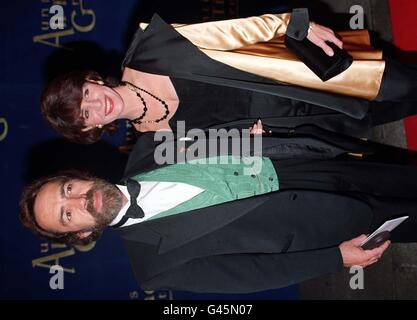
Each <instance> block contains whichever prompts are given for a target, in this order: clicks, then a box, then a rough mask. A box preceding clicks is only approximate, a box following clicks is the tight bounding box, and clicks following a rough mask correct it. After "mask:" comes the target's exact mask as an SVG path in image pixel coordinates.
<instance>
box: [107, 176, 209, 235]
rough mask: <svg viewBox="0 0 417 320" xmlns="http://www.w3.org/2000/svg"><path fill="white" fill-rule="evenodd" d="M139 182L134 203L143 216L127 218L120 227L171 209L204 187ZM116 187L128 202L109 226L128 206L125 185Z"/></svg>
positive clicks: (117, 219)
mask: <svg viewBox="0 0 417 320" xmlns="http://www.w3.org/2000/svg"><path fill="white" fill-rule="evenodd" d="M139 183H140V193H139V196H138V198H137V199H136V203H137V204H138V205H139V206H140V207H141V208H142V210H143V212H144V213H145V216H144V217H143V218H129V219H128V220H127V221H126V222H125V223H124V224H123V225H122V226H121V227H127V226H130V225H132V224H135V223H140V222H143V221H146V220H148V219H149V218H151V217H153V216H155V215H157V214H158V213H161V212H163V211H167V210H169V209H172V208H174V207H176V206H178V205H180V204H181V203H183V202H185V201H187V200H190V199H191V198H193V197H195V196H196V195H198V194H200V193H201V192H203V191H204V189H201V188H199V187H195V186H192V185H189V184H186V183H181V182H155V181H142V182H139ZM116 187H118V188H119V189H120V191H121V192H122V193H123V194H124V195H125V196H126V198H127V199H128V202H127V203H126V204H125V205H124V206H123V208H122V209H121V210H120V212H119V213H118V215H117V217H116V218H115V219H114V220H113V221H112V222H111V223H110V225H111V226H113V225H115V224H117V223H118V222H119V221H120V220H121V219H122V218H123V216H124V215H125V213H126V211H127V209H128V208H129V207H130V195H129V192H128V191H127V187H126V186H120V185H116Z"/></svg>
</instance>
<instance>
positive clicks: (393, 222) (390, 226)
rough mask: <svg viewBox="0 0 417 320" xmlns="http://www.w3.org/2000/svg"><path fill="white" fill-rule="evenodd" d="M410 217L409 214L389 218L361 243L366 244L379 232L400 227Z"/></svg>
mask: <svg viewBox="0 0 417 320" xmlns="http://www.w3.org/2000/svg"><path fill="white" fill-rule="evenodd" d="M406 219H408V216H403V217H399V218H396V219H392V220H388V221H386V222H384V223H383V224H382V225H381V226H380V227H379V228H378V229H376V230H375V231H374V232H373V233H372V234H371V235H370V236H369V237H368V238H366V239H365V241H363V242H362V243H361V247H362V246H363V245H364V244H366V243H367V242H368V241H370V240H371V239H372V238H374V237H375V236H376V235H377V234H380V233H382V232H384V231H388V232H391V231H392V230H394V229H395V228H396V227H398V226H399V225H400V224H401V223H402V222H403V221H404V220H406Z"/></svg>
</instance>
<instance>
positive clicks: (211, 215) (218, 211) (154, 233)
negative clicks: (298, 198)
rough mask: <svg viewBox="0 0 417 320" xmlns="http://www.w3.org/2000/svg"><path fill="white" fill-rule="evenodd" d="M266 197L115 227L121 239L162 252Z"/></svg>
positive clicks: (252, 207) (221, 224)
mask: <svg viewBox="0 0 417 320" xmlns="http://www.w3.org/2000/svg"><path fill="white" fill-rule="evenodd" d="M268 199H269V197H268V196H267V195H262V196H259V197H253V198H246V199H243V200H239V201H230V202H226V203H223V204H219V205H216V206H211V207H207V208H202V209H197V210H193V211H189V212H185V213H181V214H177V215H173V216H168V217H164V218H161V219H155V220H150V221H145V222H142V223H139V224H136V225H132V226H129V227H124V228H120V230H119V231H118V232H119V233H120V234H121V236H122V237H123V238H124V239H125V240H130V241H139V242H145V243H148V244H153V245H157V246H158V253H159V254H164V253H167V252H168V251H171V250H173V249H176V248H178V247H180V246H182V245H184V244H186V243H188V242H191V241H193V240H196V239H198V238H201V237H203V236H204V235H207V234H209V233H211V232H214V231H215V230H217V229H220V228H222V227H224V226H226V225H227V224H229V223H231V222H233V221H234V220H236V219H239V218H240V217H242V216H243V215H245V214H247V213H248V212H250V211H252V210H255V209H256V207H258V206H259V205H261V204H262V203H264V202H265V201H267V200H268Z"/></svg>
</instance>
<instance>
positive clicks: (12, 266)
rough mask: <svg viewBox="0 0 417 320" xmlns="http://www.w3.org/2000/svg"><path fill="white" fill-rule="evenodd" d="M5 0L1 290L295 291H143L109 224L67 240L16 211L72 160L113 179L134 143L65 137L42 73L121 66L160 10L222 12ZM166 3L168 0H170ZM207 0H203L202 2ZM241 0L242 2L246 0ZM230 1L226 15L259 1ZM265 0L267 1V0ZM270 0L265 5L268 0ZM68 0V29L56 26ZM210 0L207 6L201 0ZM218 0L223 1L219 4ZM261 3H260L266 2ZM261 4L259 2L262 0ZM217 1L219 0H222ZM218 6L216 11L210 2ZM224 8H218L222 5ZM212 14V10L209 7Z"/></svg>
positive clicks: (183, 14) (15, 293)
mask: <svg viewBox="0 0 417 320" xmlns="http://www.w3.org/2000/svg"><path fill="white" fill-rule="evenodd" d="M163 2H165V1H157V0H155V1H149V2H148V3H146V1H139V0H124V1H98V0H63V1H49V0H15V1H3V2H1V4H0V8H1V10H0V11H1V22H0V23H1V28H0V30H1V31H0V32H1V34H0V43H1V50H0V61H1V64H0V66H1V72H0V89H1V92H0V93H1V95H0V96H1V100H2V103H1V109H0V155H1V158H2V159H1V182H2V183H1V193H0V194H1V202H0V203H1V223H0V279H1V280H0V281H1V287H0V298H2V299H16V298H17V299H44V298H46V299H154V298H155V299H182V298H187V299H206V298H207V299H213V298H216V299H223V298H233V299H234V298H239V299H247V298H254V299H264V298H268V299H288V298H290V299H292V298H296V296H297V288H296V286H292V287H289V288H285V289H281V290H272V291H267V292H262V293H257V294H250V295H232V296H231V295H212V294H208V295H201V294H198V295H197V294H191V293H187V292H168V291H167V292H164V291H161V292H143V291H141V290H140V288H139V286H138V285H137V283H136V282H135V280H134V278H133V274H132V272H131V270H130V266H129V262H128V260H127V257H126V254H125V250H124V248H123V246H122V243H121V240H120V239H119V238H118V237H117V235H116V234H114V233H113V232H111V231H107V232H105V234H104V236H103V238H102V239H100V240H99V241H98V242H97V243H96V244H94V245H91V246H89V247H75V248H73V247H67V246H65V245H57V244H52V243H48V242H45V241H41V240H38V239H37V238H35V237H34V236H33V235H32V234H31V233H30V232H29V231H27V230H26V229H24V228H23V227H22V226H21V224H20V222H19V220H18V201H19V196H20V193H21V191H22V188H23V186H24V184H25V183H27V182H28V181H31V180H33V179H35V178H38V177H40V176H43V175H45V174H49V173H54V172H56V171H57V170H59V169H65V168H71V167H74V168H85V169H88V170H90V171H93V173H95V174H97V175H100V176H103V177H104V178H107V179H110V180H112V181H114V182H116V181H117V179H118V178H119V177H120V176H121V173H122V170H123V166H124V162H125V160H126V156H127V155H126V154H125V153H123V152H120V148H118V147H119V146H124V145H126V144H127V143H128V141H127V135H126V132H125V130H124V129H123V127H124V126H123V125H122V126H121V127H122V128H121V130H120V131H119V132H118V133H117V134H116V135H114V136H112V137H111V138H110V139H107V140H105V141H103V142H101V143H98V144H96V145H93V146H88V147H85V146H78V145H73V144H71V143H68V142H66V141H64V140H63V139H61V138H60V137H59V136H58V135H57V134H55V133H54V132H53V131H52V129H50V128H49V127H48V126H47V124H46V123H45V121H44V120H43V119H42V117H41V114H40V112H39V98H40V93H41V90H42V87H43V86H44V84H45V82H46V81H47V80H48V79H50V78H52V77H54V76H55V75H57V74H59V73H61V72H63V71H66V70H72V69H74V68H80V67H86V66H89V67H91V68H93V69H97V70H99V71H101V72H102V73H104V74H112V75H115V76H118V74H119V72H120V63H121V59H122V57H123V52H124V50H125V49H126V47H127V45H128V43H129V39H130V37H131V35H132V34H133V31H134V30H135V28H136V26H137V24H138V22H139V21H147V20H149V17H150V16H151V14H152V12H154V11H158V12H159V13H160V14H161V16H162V17H163V18H165V19H166V20H167V21H169V22H175V21H177V22H196V21H202V20H207V19H210V17H211V18H213V17H214V18H221V17H215V16H214V14H213V12H214V11H213V7H212V6H211V5H210V6H209V5H208V4H209V3H210V1H206V2H202V1H199V0H195V1H178V3H175V4H172V3H171V4H170V5H164V6H162V4H163ZM165 3H166V2H165ZM203 3H205V4H204V5H203ZM242 3H243V2H242ZM242 3H241V6H240V8H239V7H238V6H237V4H238V3H237V1H225V3H224V5H223V9H224V10H223V12H224V15H225V16H231V15H233V14H236V13H237V12H238V10H239V9H240V10H241V11H243V9H245V10H246V12H245V14H247V13H249V11H252V12H253V14H255V13H258V12H254V11H256V10H255V9H253V8H251V7H250V6H246V7H244V6H242ZM260 3H262V2H260ZM269 3H270V1H265V2H264V3H263V6H266V5H269ZM53 4H58V5H61V6H62V9H63V13H64V17H65V19H64V21H65V25H64V29H62V30H61V29H51V25H50V21H51V18H52V16H53V14H55V13H56V12H53V13H52V14H50V13H49V9H50V7H51V6H52V5H53ZM203 6H206V7H204V8H203ZM217 6H218V5H217ZM259 8H260V6H259ZM259 8H258V9H259ZM217 9H218V8H217ZM210 10H211V11H210ZM216 12H217V13H216V14H218V12H221V10H220V11H219V10H217V11H216ZM210 14H211V16H210ZM54 264H59V265H61V266H62V267H63V268H64V270H65V272H64V275H65V276H64V289H63V290H59V289H58V290H52V289H51V288H50V285H49V281H50V278H51V276H53V274H50V273H49V267H50V266H51V265H54Z"/></svg>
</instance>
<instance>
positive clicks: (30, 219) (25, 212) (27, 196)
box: [19, 170, 102, 245]
mask: <svg viewBox="0 0 417 320" xmlns="http://www.w3.org/2000/svg"><path fill="white" fill-rule="evenodd" d="M92 178H93V177H92V176H91V175H90V174H88V173H85V172H81V171H76V170H72V171H65V172H61V173H59V174H58V175H54V176H48V177H44V178H41V179H39V180H36V181H35V182H33V183H32V184H30V185H28V186H27V187H26V188H25V189H24V191H23V193H22V196H21V198H20V214H19V218H20V221H21V222H22V223H23V225H24V226H25V227H27V228H29V229H30V230H31V231H32V232H33V233H34V234H35V235H37V236H38V237H40V238H41V239H44V240H49V241H53V242H59V243H65V244H69V245H86V244H89V243H91V242H93V241H96V240H97V239H99V238H100V236H101V233H102V232H101V231H92V233H91V234H90V235H89V236H88V237H85V238H82V239H80V238H79V237H78V234H77V232H65V233H56V232H50V231H47V230H44V229H43V228H41V227H40V226H39V225H38V223H37V221H36V217H35V212H34V210H33V207H34V204H35V200H36V197H37V195H38V193H39V190H40V189H41V188H42V186H44V185H45V184H46V183H48V182H64V181H67V180H71V179H77V180H90V179H92ZM80 231H82V230H80Z"/></svg>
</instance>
